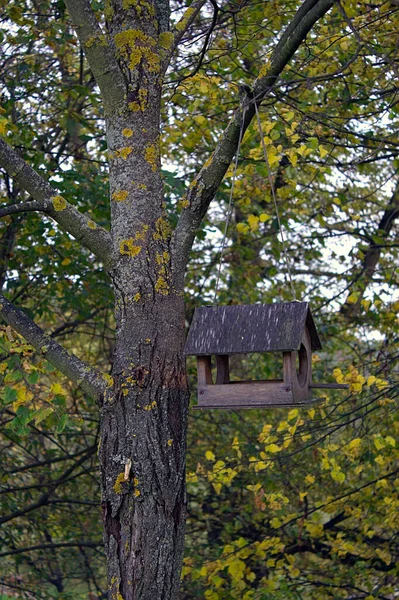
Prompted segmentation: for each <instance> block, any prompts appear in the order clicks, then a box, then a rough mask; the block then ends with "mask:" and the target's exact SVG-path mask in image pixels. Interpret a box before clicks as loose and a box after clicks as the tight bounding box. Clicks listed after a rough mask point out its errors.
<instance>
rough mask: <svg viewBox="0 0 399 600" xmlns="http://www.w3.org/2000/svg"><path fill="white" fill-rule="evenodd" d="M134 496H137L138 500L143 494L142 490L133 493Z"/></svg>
mask: <svg viewBox="0 0 399 600" xmlns="http://www.w3.org/2000/svg"><path fill="white" fill-rule="evenodd" d="M133 496H135V497H136V498H137V497H138V496H141V492H140V490H134V492H133Z"/></svg>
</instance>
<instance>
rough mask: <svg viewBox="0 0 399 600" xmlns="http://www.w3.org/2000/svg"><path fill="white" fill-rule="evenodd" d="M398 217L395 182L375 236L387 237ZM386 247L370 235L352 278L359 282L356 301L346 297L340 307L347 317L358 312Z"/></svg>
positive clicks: (397, 186)
mask: <svg viewBox="0 0 399 600" xmlns="http://www.w3.org/2000/svg"><path fill="white" fill-rule="evenodd" d="M398 217H399V182H398V183H397V184H396V187H395V190H394V192H393V194H392V196H391V198H390V200H389V203H388V206H387V207H386V209H385V211H384V214H383V215H382V217H381V220H380V222H379V224H378V227H377V230H376V231H375V234H374V235H375V236H376V237H379V238H383V239H384V240H385V239H387V238H388V236H389V234H390V233H391V230H392V227H393V225H394V223H395V220H396V219H397V218H398ZM384 247H386V246H385V245H384V244H379V243H377V242H375V241H374V240H373V237H372V236H371V242H370V244H369V247H368V249H367V250H366V252H365V253H364V257H363V260H362V268H361V271H360V273H359V274H358V276H357V277H356V279H355V280H354V282H353V283H354V284H358V283H359V282H360V283H361V286H360V289H359V288H357V292H358V297H357V299H356V302H353V303H348V299H346V301H345V304H343V305H342V307H341V312H342V313H343V314H344V315H345V316H346V317H348V318H350V319H351V318H353V317H355V316H356V315H358V314H359V312H360V306H361V301H362V298H363V297H364V293H365V291H366V289H367V286H368V285H369V284H370V282H371V281H372V280H373V276H374V273H375V270H376V267H377V264H378V261H379V260H380V256H381V251H382V249H383V248H384ZM353 287H354V285H352V286H351V287H350V288H349V296H350V295H351V294H352V292H353Z"/></svg>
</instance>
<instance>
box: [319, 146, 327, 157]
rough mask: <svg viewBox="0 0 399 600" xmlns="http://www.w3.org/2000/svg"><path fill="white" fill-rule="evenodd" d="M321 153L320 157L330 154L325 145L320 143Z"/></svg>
mask: <svg viewBox="0 0 399 600" xmlns="http://www.w3.org/2000/svg"><path fill="white" fill-rule="evenodd" d="M319 154H320V158H324V157H325V156H326V155H327V154H328V150H326V149H325V148H324V146H322V145H320V146H319Z"/></svg>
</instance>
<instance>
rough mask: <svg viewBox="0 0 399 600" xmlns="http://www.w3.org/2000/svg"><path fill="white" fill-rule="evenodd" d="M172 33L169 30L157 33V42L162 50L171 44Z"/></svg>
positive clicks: (168, 47) (172, 39)
mask: <svg viewBox="0 0 399 600" xmlns="http://www.w3.org/2000/svg"><path fill="white" fill-rule="evenodd" d="M173 41H174V35H173V33H172V32H171V31H163V32H162V33H160V34H159V38H158V42H159V45H160V46H161V48H163V49H164V50H170V49H171V48H172V46H173Z"/></svg>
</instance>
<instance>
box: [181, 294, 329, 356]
mask: <svg viewBox="0 0 399 600" xmlns="http://www.w3.org/2000/svg"><path fill="white" fill-rule="evenodd" d="M306 324H307V325H308V327H309V332H310V336H311V340H312V348H313V349H320V348H321V344H320V340H319V338H318V336H317V332H316V328H315V326H314V322H313V318H312V315H311V313H310V310H309V305H308V304H307V302H280V303H276V304H252V305H231V306H218V307H202V308H196V309H195V312H194V317H193V321H192V324H191V327H190V331H189V334H188V337H187V342H186V347H185V354H186V355H189V354H194V355H197V356H198V355H209V354H245V353H249V352H286V351H291V350H299V348H300V346H301V341H302V337H303V332H304V329H305V325H306Z"/></svg>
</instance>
